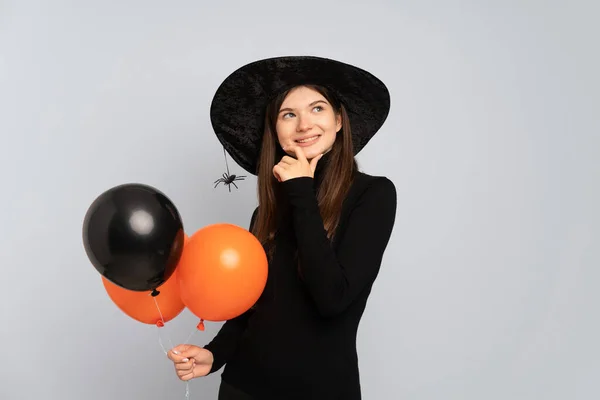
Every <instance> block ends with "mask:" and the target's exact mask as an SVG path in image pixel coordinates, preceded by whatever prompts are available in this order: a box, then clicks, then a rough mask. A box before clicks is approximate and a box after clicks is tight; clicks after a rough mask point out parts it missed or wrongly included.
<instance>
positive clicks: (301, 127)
mask: <svg viewBox="0 0 600 400" xmlns="http://www.w3.org/2000/svg"><path fill="white" fill-rule="evenodd" d="M312 125H313V124H312V121H311V119H310V117H308V116H306V115H300V116H299V117H298V125H296V130H297V131H298V132H306V131H308V130H310V128H312Z"/></svg>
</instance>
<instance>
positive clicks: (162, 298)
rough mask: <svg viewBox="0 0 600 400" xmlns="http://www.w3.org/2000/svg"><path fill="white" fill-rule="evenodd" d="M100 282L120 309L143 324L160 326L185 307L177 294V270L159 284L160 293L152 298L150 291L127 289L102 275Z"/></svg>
mask: <svg viewBox="0 0 600 400" xmlns="http://www.w3.org/2000/svg"><path fill="white" fill-rule="evenodd" d="M102 283H103V284H104V288H105V289H106V292H107V293H108V296H109V297H110V299H111V300H112V301H113V302H114V303H115V304H116V305H117V307H119V309H121V311H123V312H124V313H125V314H126V315H128V316H130V317H131V318H133V319H134V320H136V321H139V322H142V323H144V324H156V325H157V326H159V327H160V326H162V325H163V323H164V322H168V321H170V320H172V319H173V318H175V317H176V316H177V315H179V313H181V311H183V309H184V308H185V305H184V304H183V301H182V300H181V297H180V296H179V285H178V283H177V270H175V272H174V273H173V275H171V277H170V278H169V279H168V280H167V281H166V282H165V283H163V284H162V285H160V287H159V288H158V289H157V290H158V291H159V292H160V293H159V294H158V295H157V296H156V297H154V298H153V297H152V296H151V295H150V293H152V292H149V291H148V292H138V291H132V290H127V289H124V288H122V287H120V286H117V285H115V284H114V283H112V282H111V281H109V280H108V279H106V278H105V277H102ZM154 300H156V303H155V302H154ZM157 304H158V307H157ZM159 309H160V312H159ZM161 314H162V317H161Z"/></svg>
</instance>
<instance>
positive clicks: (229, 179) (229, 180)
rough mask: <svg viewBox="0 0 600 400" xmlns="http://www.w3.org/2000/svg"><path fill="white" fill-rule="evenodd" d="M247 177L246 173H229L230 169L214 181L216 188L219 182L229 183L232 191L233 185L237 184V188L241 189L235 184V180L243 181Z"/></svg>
mask: <svg viewBox="0 0 600 400" xmlns="http://www.w3.org/2000/svg"><path fill="white" fill-rule="evenodd" d="M245 177H246V176H244V175H240V176H237V175H235V174H233V175H229V171H227V173H225V174H223V177H222V178H219V179H217V180H216V181H215V182H214V183H215V188H216V187H217V186H219V183H223V184H224V185H227V186H228V187H229V191H230V192H231V185H233V186H235V187H236V189H239V188H238V186H237V185H236V184H235V181H243V180H244V178H245Z"/></svg>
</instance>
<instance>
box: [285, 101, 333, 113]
mask: <svg viewBox="0 0 600 400" xmlns="http://www.w3.org/2000/svg"><path fill="white" fill-rule="evenodd" d="M319 103H323V104H328V103H327V102H326V101H325V100H315V101H313V102H312V103H310V104H309V105H308V106H309V107H313V106H316V105H317V104H319ZM284 111H294V110H293V109H291V108H282V109H281V110H279V113H282V112H284Z"/></svg>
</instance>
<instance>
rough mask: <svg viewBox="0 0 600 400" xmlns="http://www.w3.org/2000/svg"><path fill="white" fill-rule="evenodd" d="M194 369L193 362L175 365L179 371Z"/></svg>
mask: <svg viewBox="0 0 600 400" xmlns="http://www.w3.org/2000/svg"><path fill="white" fill-rule="evenodd" d="M193 368H194V362H193V361H188V362H182V363H176V364H175V369H176V370H178V371H189V370H191V369H193Z"/></svg>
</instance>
